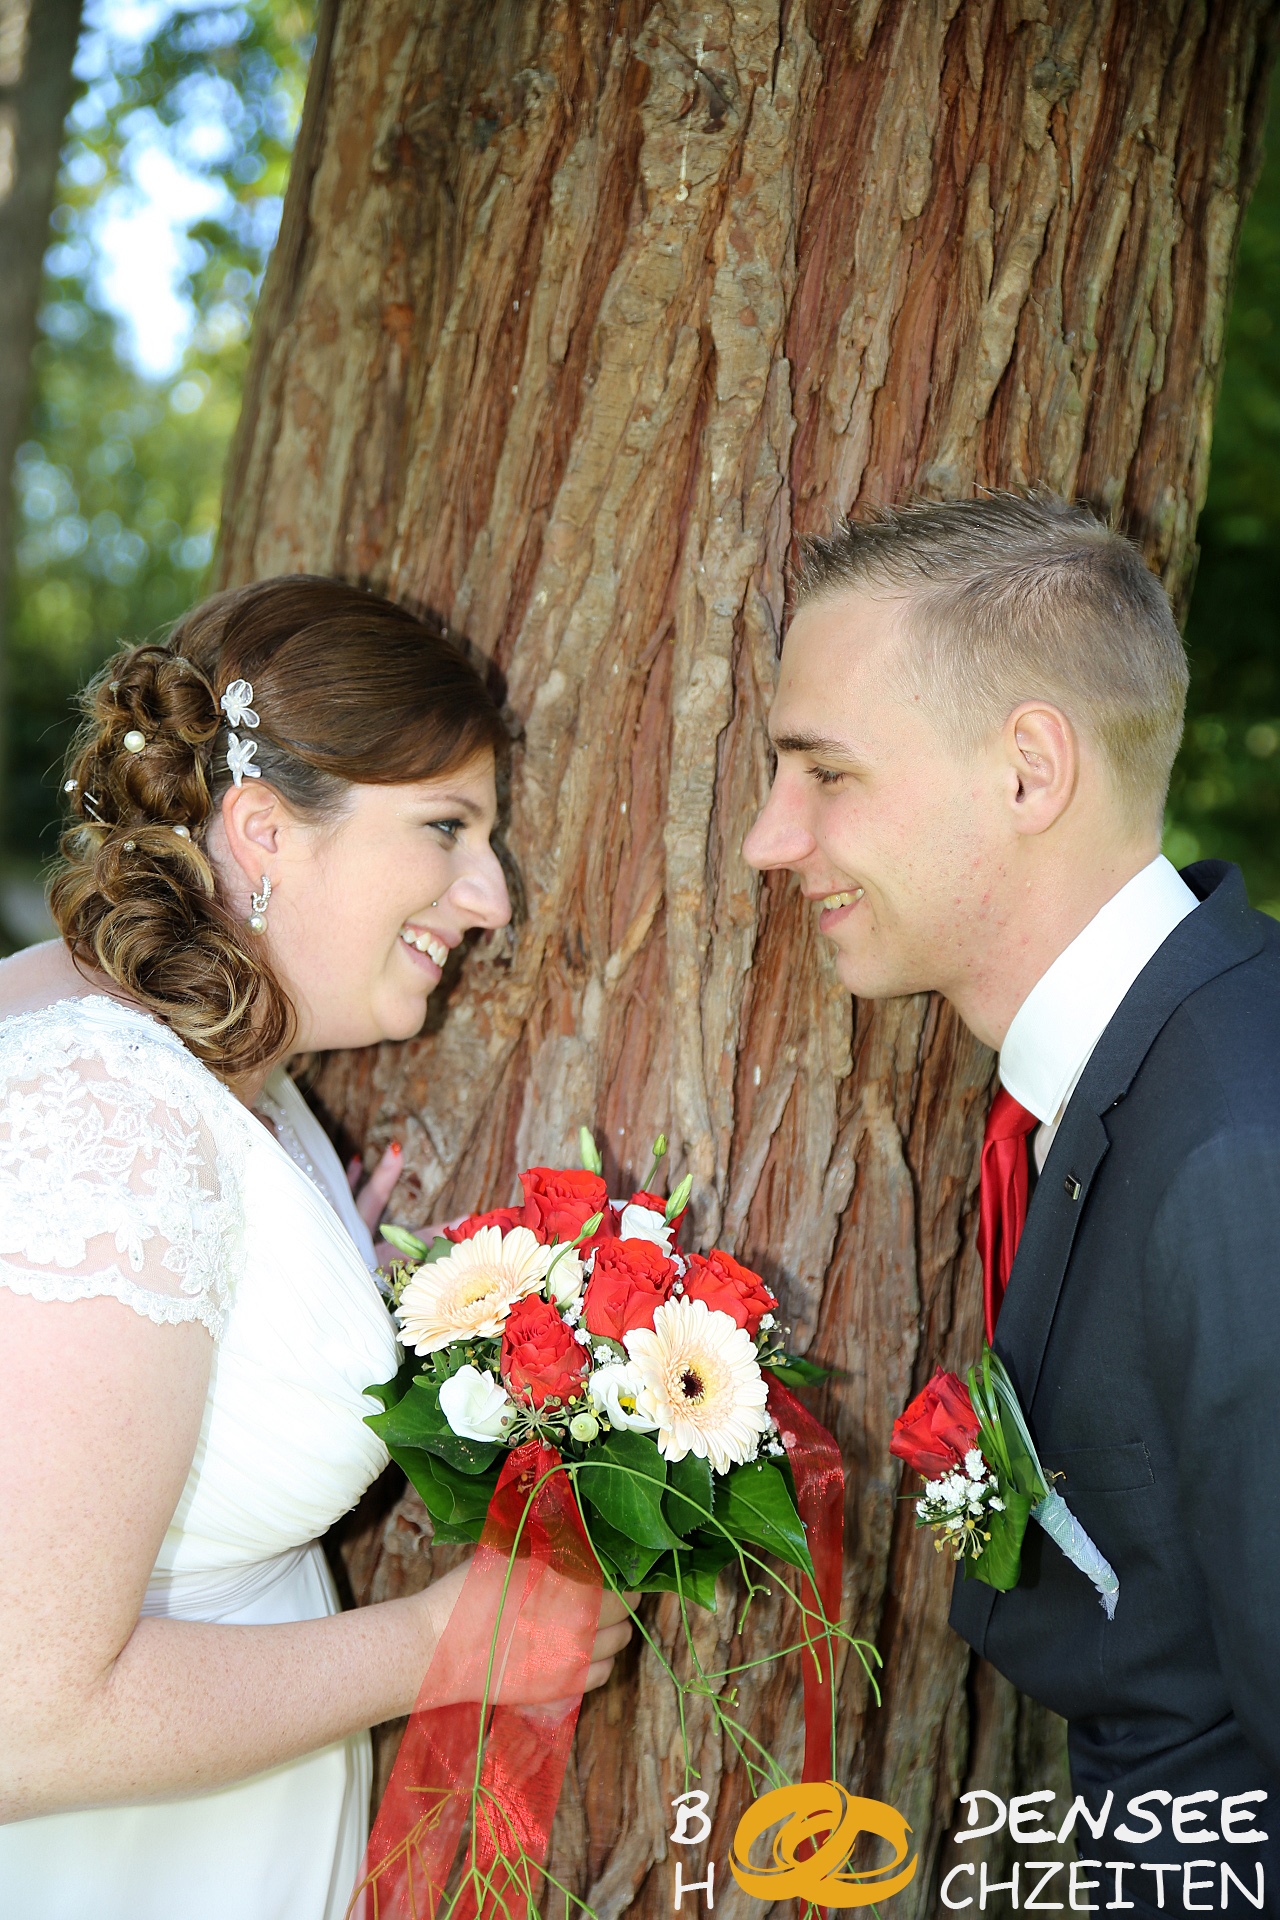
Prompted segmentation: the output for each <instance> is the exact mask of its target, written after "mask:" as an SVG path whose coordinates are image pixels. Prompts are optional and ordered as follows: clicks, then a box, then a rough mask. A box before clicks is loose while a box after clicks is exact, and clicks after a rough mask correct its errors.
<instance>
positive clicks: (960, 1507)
mask: <svg viewBox="0 0 1280 1920" xmlns="http://www.w3.org/2000/svg"><path fill="white" fill-rule="evenodd" d="M1003 1512H1004V1501H1003V1500H1002V1499H1001V1498H1000V1494H999V1491H998V1483H997V1481H996V1480H995V1479H994V1478H993V1476H992V1473H991V1469H990V1468H989V1467H988V1465H987V1463H986V1461H985V1460H984V1459H983V1457H982V1455H981V1453H979V1451H978V1449H977V1448H976V1447H972V1448H970V1450H969V1452H968V1453H966V1455H965V1457H964V1466H963V1468H961V1467H954V1468H952V1470H951V1472H950V1473H943V1474H940V1475H939V1476H938V1478H937V1479H936V1480H929V1481H927V1482H926V1484H925V1489H924V1492H923V1493H922V1494H921V1495H920V1498H919V1499H918V1500H917V1501H916V1513H917V1515H918V1517H919V1522H920V1525H921V1526H925V1527H936V1528H937V1529H938V1535H937V1538H936V1539H935V1541H934V1543H933V1544H934V1548H935V1550H936V1551H937V1552H938V1553H941V1552H942V1550H943V1548H944V1547H947V1548H949V1549H950V1551H951V1556H952V1558H953V1559H955V1560H964V1559H973V1560H976V1559H977V1557H978V1555H979V1554H980V1553H981V1552H982V1550H983V1548H984V1547H985V1546H986V1545H987V1542H988V1541H989V1540H990V1538H991V1528H990V1526H989V1525H984V1522H986V1521H988V1520H989V1517H990V1515H991V1514H993V1513H1003Z"/></svg>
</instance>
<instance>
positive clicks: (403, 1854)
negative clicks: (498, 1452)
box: [348, 1441, 602, 1920]
mask: <svg viewBox="0 0 1280 1920" xmlns="http://www.w3.org/2000/svg"><path fill="white" fill-rule="evenodd" d="M559 1469H560V1455H559V1454H558V1453H557V1452H556V1450H555V1448H554V1447H545V1446H543V1445H541V1443H539V1442H537V1441H529V1442H527V1443H526V1444H525V1445H524V1446H522V1447H518V1448H516V1449H515V1451H514V1452H512V1453H511V1454H509V1455H508V1457H507V1460H506V1462H505V1463H504V1465H503V1469H502V1472H501V1474H500V1475H499V1477H498V1484H497V1487H496V1488H495V1489H494V1494H493V1498H492V1500H491V1501H490V1503H489V1511H488V1514H487V1515H486V1517H485V1525H484V1532H483V1534H482V1536H481V1539H480V1544H479V1546H478V1547H477V1548H476V1552H475V1555H474V1557H473V1559H472V1561H471V1565H470V1568H469V1570H468V1573H467V1578H466V1581H465V1583H464V1585H463V1588H462V1592H461V1593H460V1595H459V1596H458V1600H457V1602H456V1604H455V1606H454V1609H453V1612H452V1613H451V1614H450V1616H449V1620H448V1623H447V1625H446V1627H445V1630H444V1632H443V1633H442V1634H441V1636H440V1640H439V1643H438V1645H437V1646H436V1649H435V1652H434V1653H433V1654H432V1657H431V1663H430V1665H429V1666H428V1668H427V1674H426V1679H425V1680H424V1681H423V1684H422V1691H421V1692H420V1694H419V1695H418V1701H417V1704H416V1706H415V1707H414V1710H413V1713H412V1714H411V1715H410V1718H409V1725H408V1727H407V1729H406V1731H405V1736H404V1739H403V1740H402V1742H401V1744H400V1752H399V1754H398V1755H397V1758H396V1763H395V1767H394V1768H393V1770H392V1774H391V1779H390V1782H389V1783H388V1786H387V1791H386V1793H385V1794H384V1796H383V1800H382V1805H381V1807H380V1809H379V1811H378V1818H377V1821H376V1823H375V1825H374V1829H373V1833H372V1835H371V1836H370V1840H369V1846H368V1850H367V1852H366V1854H365V1860H364V1866H363V1868H362V1871H361V1875H360V1879H359V1881H358V1883H357V1886H356V1891H355V1893H354V1895H353V1896H352V1901H351V1905H350V1907H349V1908H348V1916H349V1920H350V1917H352V1916H359V1920H434V1917H435V1915H436V1913H437V1912H438V1910H439V1908H440V1905H441V1902H442V1900H443V1898H444V1894H445V1888H446V1885H447V1883H448V1881H449V1877H450V1874H451V1872H452V1870H453V1866H454V1859H455V1856H456V1854H457V1850H458V1842H459V1840H460V1838H461V1835H462V1830H463V1827H464V1825H465V1823H466V1821H467V1819H468V1818H470V1820H471V1838H470V1843H469V1846H468V1851H467V1859H466V1867H465V1872H464V1876H463V1882H462V1885H461V1888H460V1890H459V1892H458V1894H457V1896H456V1899H455V1900H454V1902H453V1905H452V1908H451V1916H450V1920H524V1917H525V1914H526V1910H527V1908H528V1907H529V1906H531V1905H532V1904H533V1901H534V1896H535V1892H536V1887H537V1883H538V1880H539V1878H540V1876H541V1870H542V1868H543V1866H544V1865H545V1863H546V1857H547V1849H548V1847H549V1845H550V1841H551V1822H552V1820H553V1818H554V1817H555V1810H556V1805H557V1802H558V1801H559V1798H560V1789H561V1786H562V1784H563V1781H564V1771H565V1767H566V1766H567V1764H568V1759H569V1750H570V1747H571V1745H572V1742H573V1732H574V1727H575V1726H576V1724H577V1719H578V1709H579V1708H580V1706H581V1704H582V1687H583V1682H584V1681H585V1679H586V1675H587V1668H588V1666H589V1665H590V1662H591V1649H592V1646H593V1644H594V1642H595V1635H596V1629H597V1626H598V1624H599V1618H600V1600H601V1594H602V1584H601V1579H600V1567H599V1563H598V1562H597V1560H596V1558H595V1555H594V1554H593V1553H592V1551H591V1547H590V1543H589V1542H588V1540H587V1536H586V1531H585V1529H584V1527H583V1524H582V1516H581V1514H580V1513H579V1511H578V1503H577V1500H576V1498H575V1496H574V1492H573V1489H572V1487H571V1485H570V1484H569V1478H568V1475H567V1474H565V1473H563V1472H561V1471H559ZM482 1701H487V1702H488V1703H489V1704H488V1705H487V1706H483V1707H482V1704H481V1703H482ZM495 1701H496V1703H497V1704H496V1705H495V1704H493V1703H494V1702H495ZM485 1722H487V1723H488V1738H487V1740H486V1739H485V1730H486V1729H485ZM482 1749H483V1751H482Z"/></svg>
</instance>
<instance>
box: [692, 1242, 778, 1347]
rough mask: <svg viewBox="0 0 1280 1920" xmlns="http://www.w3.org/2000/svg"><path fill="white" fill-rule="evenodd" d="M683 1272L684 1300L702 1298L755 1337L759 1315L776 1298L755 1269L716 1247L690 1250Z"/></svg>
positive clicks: (775, 1304) (770, 1310) (774, 1305)
mask: <svg viewBox="0 0 1280 1920" xmlns="http://www.w3.org/2000/svg"><path fill="white" fill-rule="evenodd" d="M688 1258H689V1270H688V1272H687V1273H686V1274H685V1276H684V1297H685V1299H686V1300H705V1301H706V1303H707V1305H708V1307H709V1308H710V1309H711V1311H712V1313H727V1314H728V1315H729V1318H730V1319H731V1320H734V1321H736V1322H737V1324H738V1326H740V1327H745V1328H746V1330H747V1332H748V1333H749V1334H750V1335H751V1338H752V1339H753V1340H754V1339H755V1337H756V1331H757V1329H758V1328H759V1325H760V1320H761V1317H762V1316H763V1315H764V1314H766V1313H772V1312H773V1310H774V1308H775V1307H776V1306H777V1304H778V1303H777V1301H776V1300H775V1299H774V1297H773V1295H772V1294H771V1293H770V1291H769V1289H768V1287H766V1285H765V1283H764V1281H763V1280H762V1279H761V1278H760V1275H759V1274H758V1273H752V1271H751V1269H750V1267H743V1266H739V1264H738V1262H737V1261H736V1260H734V1259H733V1258H732V1257H731V1256H730V1255H729V1254H727V1253H721V1251H720V1249H719V1248H718V1247H716V1248H714V1249H713V1250H712V1252H710V1253H691V1254H690V1255H689V1257H688Z"/></svg>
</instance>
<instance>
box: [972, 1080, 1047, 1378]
mask: <svg viewBox="0 0 1280 1920" xmlns="http://www.w3.org/2000/svg"><path fill="white" fill-rule="evenodd" d="M1039 1124H1040V1122H1039V1121H1038V1120H1037V1119H1036V1116H1035V1115H1034V1113H1028V1112H1027V1109H1026V1108H1025V1107H1024V1106H1022V1105H1020V1103H1019V1102H1018V1101H1017V1100H1015V1099H1014V1097H1013V1095H1012V1094H1011V1093H1006V1092H1005V1090H1004V1088H1003V1087H1001V1088H1000V1090H999V1092H998V1093H997V1094H996V1097H995V1099H994V1100H993V1101H992V1103H991V1112H990V1113H989V1114H988V1116H987V1131H986V1133H985V1135H984V1136H983V1141H982V1170H981V1173H980V1175H979V1179H978V1254H979V1257H980V1258H981V1260H982V1307H983V1313H984V1316H985V1319H986V1323H987V1340H988V1342H990V1341H991V1340H992V1339H993V1338H994V1336H995V1330H996V1320H997V1317H998V1316H999V1313H1000V1306H1001V1302H1002V1301H1003V1300H1004V1290H1005V1288H1006V1287H1007V1286H1008V1284H1009V1275H1010V1273H1011V1272H1012V1271H1013V1256H1014V1254H1015V1253H1016V1252H1017V1251H1018V1241H1019V1240H1020V1239H1021V1237H1022V1229H1023V1227H1024V1226H1025V1225H1026V1220H1027V1200H1028V1197H1029V1192H1030V1187H1031V1174H1030V1170H1029V1168H1028V1166H1027V1135H1028V1134H1029V1133H1030V1132H1032V1130H1033V1129H1034V1128H1036V1127H1038V1126H1039Z"/></svg>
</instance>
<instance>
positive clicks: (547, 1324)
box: [498, 1293, 587, 1407]
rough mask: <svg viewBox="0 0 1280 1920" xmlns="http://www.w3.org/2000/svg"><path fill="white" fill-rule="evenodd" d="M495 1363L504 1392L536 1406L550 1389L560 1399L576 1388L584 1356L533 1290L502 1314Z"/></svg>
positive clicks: (561, 1324)
mask: <svg viewBox="0 0 1280 1920" xmlns="http://www.w3.org/2000/svg"><path fill="white" fill-rule="evenodd" d="M498 1365H499V1368H500V1370H501V1373H502V1378H503V1380H504V1381H505V1382H506V1386H507V1390H508V1392H509V1393H511V1395H512V1396H513V1397H514V1398H515V1399H517V1400H525V1401H531V1402H532V1404H533V1405H534V1406H535V1407H540V1406H541V1405H542V1404H543V1402H544V1401H545V1400H547V1399H549V1398H550V1397H551V1395H552V1394H556V1395H558V1396H559V1398H560V1401H561V1403H563V1402H564V1401H566V1400H567V1399H568V1398H569V1395H570V1394H571V1393H576V1392H577V1390H578V1388H579V1387H580V1386H581V1385H582V1376H583V1374H584V1373H585V1372H586V1370H587V1355H586V1350H585V1348H584V1347H582V1346H581V1345H580V1343H579V1342H578V1341H577V1340H575V1339H574V1337H573V1335H572V1334H571V1333H570V1331H569V1329H568V1327H566V1325H565V1324H564V1321H563V1320H562V1319H561V1318H560V1315H559V1314H558V1313H557V1312H556V1310H555V1308H554V1307H553V1306H552V1304H551V1302H550V1301H549V1300H543V1299H541V1298H540V1297H539V1296H538V1295H537V1294H536V1293H534V1294H527V1295H526V1296H525V1298H524V1299H523V1300H517V1301H516V1304H515V1305H514V1307H512V1309H511V1311H510V1313H509V1314H508V1315H507V1322H506V1325H505V1326H504V1327H503V1329H502V1354H501V1357H500V1359H499V1362H498Z"/></svg>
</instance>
